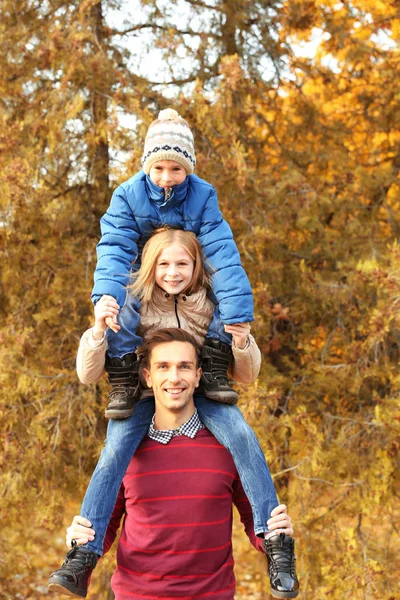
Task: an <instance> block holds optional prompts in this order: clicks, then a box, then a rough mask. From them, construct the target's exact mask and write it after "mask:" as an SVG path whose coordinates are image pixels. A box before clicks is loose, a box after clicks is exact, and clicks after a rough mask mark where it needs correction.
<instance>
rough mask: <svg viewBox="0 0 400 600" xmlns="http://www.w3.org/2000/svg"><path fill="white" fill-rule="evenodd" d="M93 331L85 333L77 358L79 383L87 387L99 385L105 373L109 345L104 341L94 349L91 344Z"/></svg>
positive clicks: (89, 330)
mask: <svg viewBox="0 0 400 600" xmlns="http://www.w3.org/2000/svg"><path fill="white" fill-rule="evenodd" d="M91 333H92V330H91V329H88V330H87V331H85V333H84V334H83V336H82V337H81V340H80V342H79V348H78V354H77V357H76V372H77V373H78V377H79V381H80V382H81V383H84V384H85V385H89V384H90V383H97V382H98V381H99V379H100V377H101V376H102V374H103V371H104V363H105V360H106V348H107V344H106V341H105V340H104V341H103V342H102V343H101V344H100V345H99V346H96V347H95V348H93V347H92V346H91V345H90V344H89V337H90V335H91Z"/></svg>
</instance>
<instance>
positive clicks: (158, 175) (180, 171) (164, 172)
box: [149, 160, 187, 188]
mask: <svg viewBox="0 0 400 600" xmlns="http://www.w3.org/2000/svg"><path fill="white" fill-rule="evenodd" d="M149 176H150V179H151V180H152V182H153V183H155V184H156V185H158V186H159V187H162V188H171V187H173V186H174V185H179V184H180V183H183V182H184V181H185V179H186V176H187V173H186V171H185V169H184V168H183V167H182V165H180V164H179V163H177V162H175V161H174V160H159V161H158V162H156V163H154V165H152V167H151V169H150V172H149Z"/></svg>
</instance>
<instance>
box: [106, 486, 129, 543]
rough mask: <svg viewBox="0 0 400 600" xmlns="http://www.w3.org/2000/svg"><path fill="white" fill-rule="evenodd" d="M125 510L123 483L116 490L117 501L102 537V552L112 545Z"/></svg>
mask: <svg viewBox="0 0 400 600" xmlns="http://www.w3.org/2000/svg"><path fill="white" fill-rule="evenodd" d="M125 512H126V511H125V488H124V484H122V485H121V487H120V490H119V492H118V496H117V501H116V503H115V506H114V510H113V513H112V515H111V519H110V521H109V523H108V527H107V531H106V535H105V538H104V546H103V553H104V554H105V553H106V552H108V551H109V549H110V548H111V546H112V545H113V543H114V540H115V538H116V537H117V532H118V529H119V526H120V523H121V519H122V517H123V516H124V514H125Z"/></svg>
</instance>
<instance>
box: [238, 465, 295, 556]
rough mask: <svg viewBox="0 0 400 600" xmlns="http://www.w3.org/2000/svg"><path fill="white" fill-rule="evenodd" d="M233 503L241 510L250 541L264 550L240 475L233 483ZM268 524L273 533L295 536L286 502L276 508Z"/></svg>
mask: <svg viewBox="0 0 400 600" xmlns="http://www.w3.org/2000/svg"><path fill="white" fill-rule="evenodd" d="M233 503H234V504H235V506H236V508H237V509H238V511H239V515H240V520H241V522H242V523H243V525H244V529H245V531H246V534H247V537H248V538H249V540H250V542H251V543H252V545H253V546H254V547H255V548H256V549H257V550H260V551H263V549H262V538H258V537H257V536H256V534H255V533H254V522H253V513H252V511H251V506H250V502H249V501H248V499H247V496H246V494H245V492H244V489H243V487H242V483H241V481H240V478H239V477H237V479H236V480H235V482H234V484H233ZM266 525H267V526H268V531H269V532H271V533H272V532H274V533H276V534H278V533H285V534H286V535H288V536H290V537H292V536H293V526H292V520H291V518H290V517H289V515H288V514H287V512H286V506H285V504H279V506H277V507H276V508H274V510H273V511H272V513H271V517H270V518H269V519H268V522H267V524H266Z"/></svg>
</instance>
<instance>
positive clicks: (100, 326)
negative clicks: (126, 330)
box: [93, 296, 121, 339]
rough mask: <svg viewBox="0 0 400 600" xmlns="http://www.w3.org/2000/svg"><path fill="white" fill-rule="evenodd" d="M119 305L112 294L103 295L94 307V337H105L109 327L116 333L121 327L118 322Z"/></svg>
mask: <svg viewBox="0 0 400 600" xmlns="http://www.w3.org/2000/svg"><path fill="white" fill-rule="evenodd" d="M118 311H119V305H118V304H117V301H116V300H115V298H113V297H112V296H102V297H101V298H100V300H99V301H98V302H97V303H96V306H95V307H94V327H93V338H94V339H96V338H98V339H100V338H101V337H103V335H104V332H105V330H106V329H107V327H109V328H110V329H112V330H113V331H114V332H115V333H118V331H119V330H120V329H121V328H120V326H119V325H118V323H117V315H118Z"/></svg>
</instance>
